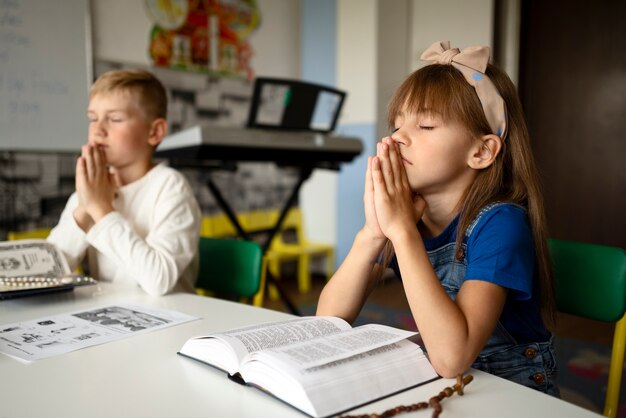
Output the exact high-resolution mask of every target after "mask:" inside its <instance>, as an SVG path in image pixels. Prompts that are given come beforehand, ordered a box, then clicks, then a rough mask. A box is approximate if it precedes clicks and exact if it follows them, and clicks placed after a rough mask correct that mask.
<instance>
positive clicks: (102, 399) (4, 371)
mask: <svg viewBox="0 0 626 418" xmlns="http://www.w3.org/2000/svg"><path fill="white" fill-rule="evenodd" d="M119 303H129V304H139V305H144V306H153V307H158V308H165V309H171V310H176V311H179V312H184V313H186V314H189V315H193V316H197V317H200V318H201V319H200V320H197V321H192V322H187V323H184V324H181V325H178V326H174V327H170V328H166V329H162V330H159V331H154V332H152V333H147V334H142V335H136V336H131V337H129V338H125V339H122V340H118V341H114V342H111V343H107V344H103V345H99V346H94V347H89V348H86V349H83V350H78V351H75V352H71V353H68V354H64V355H61V356H57V357H52V358H48V359H44V360H39V361H35V362H33V363H29V364H24V363H21V362H18V361H17V360H15V359H12V358H10V357H8V356H6V355H3V354H0V418H20V417H28V418H31V417H64V418H70V417H80V418H84V417H106V418H110V417H133V418H138V417H186V418H191V417H272V418H281V417H296V418H297V417H304V415H303V414H301V413H300V412H298V411H296V410H295V409H292V408H291V407H289V406H287V405H285V404H283V403H282V402H280V401H278V400H276V399H274V398H272V397H270V396H268V395H266V394H264V393H262V392H261V391H259V390H256V389H253V388H250V387H246V386H242V385H239V384H237V383H234V382H232V381H231V380H229V379H227V377H226V375H225V374H224V373H222V372H220V371H218V370H216V369H213V368H211V367H208V366H206V365H203V364H201V363H199V362H196V361H193V360H190V359H188V358H185V357H182V356H179V355H177V354H176V352H177V351H178V349H179V348H180V347H181V346H182V345H183V343H184V342H185V341H186V340H187V339H188V338H190V337H192V336H196V335H201V334H206V333H209V332H214V331H221V330H227V329H231V328H235V327H240V326H244V325H250V324H255V323H259V322H265V321H274V320H280V319H284V318H288V317H289V316H290V315H288V314H285V313H280V312H275V311H271V310H266V309H259V308H254V307H251V306H247V305H241V304H236V303H231V302H226V301H222V300H217V299H212V298H206V297H201V296H195V295H188V294H173V295H168V296H165V297H151V296H148V295H146V294H144V293H142V292H141V291H140V290H138V289H134V288H128V287H119V286H114V285H110V284H99V285H97V286H91V287H86V288H78V289H76V290H74V291H73V292H66V293H57V294H51V295H46V296H36V297H30V298H23V299H15V300H9V301H0V325H2V324H7V323H13V322H19V321H25V320H30V319H37V318H43V317H48V316H52V315H57V314H63V313H69V312H74V311H79V310H84V309H89V308H94V307H104V306H109V305H113V304H119ZM471 373H472V374H473V375H474V381H473V382H472V383H471V384H470V385H469V386H467V387H466V393H465V396H463V397H459V396H457V395H454V396H453V397H451V398H448V399H444V400H443V401H442V405H443V410H444V412H443V414H442V418H454V417H464V418H472V417H477V418H478V417H480V418H489V417H494V418H495V417H497V418H501V417H504V416H506V417H524V418H525V417H533V418H540V417H550V418H552V417H568V418H585V417H599V416H600V415H597V414H595V413H593V412H590V411H587V410H585V409H582V408H580V407H578V406H575V405H572V404H569V403H566V402H564V401H561V400H558V399H555V398H552V397H550V396H547V395H544V394H542V393H539V392H537V391H534V390H531V389H528V388H526V387H523V386H521V385H517V384H514V383H511V382H509V381H507V380H504V379H500V378H498V377H495V376H492V375H489V374H486V373H482V372H480V371H477V370H472V371H471ZM454 383H455V381H454V380H448V379H439V380H437V381H434V382H431V383H429V384H427V385H423V386H421V387H418V388H415V389H411V390H409V391H406V392H403V393H401V394H398V395H395V396H393V397H390V398H386V399H384V400H382V401H378V402H376V403H374V404H370V405H367V406H364V407H362V408H359V409H356V410H354V411H352V413H355V414H356V413H370V412H377V413H380V412H383V411H384V410H386V409H389V408H392V407H394V406H397V405H400V404H412V403H415V402H419V401H427V400H428V399H429V398H430V397H431V396H434V395H436V394H437V393H439V391H440V390H441V389H442V388H444V387H446V386H452V385H453V384H454ZM431 412H432V410H430V409H428V410H422V411H417V412H414V413H411V414H401V415H399V416H398V418H413V417H425V418H430V416H431Z"/></svg>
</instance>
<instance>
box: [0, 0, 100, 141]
mask: <svg viewBox="0 0 626 418" xmlns="http://www.w3.org/2000/svg"><path fill="white" fill-rule="evenodd" d="M90 22H91V20H90V11H89V0H52V1H51V0H0V150H15V151H22V150H23V151H28V150H32V151H73V152H80V146H81V145H82V144H84V143H85V142H86V141H87V117H86V112H87V103H88V97H87V95H88V92H89V86H90V84H91V82H92V80H93V69H92V57H91V23H90Z"/></svg>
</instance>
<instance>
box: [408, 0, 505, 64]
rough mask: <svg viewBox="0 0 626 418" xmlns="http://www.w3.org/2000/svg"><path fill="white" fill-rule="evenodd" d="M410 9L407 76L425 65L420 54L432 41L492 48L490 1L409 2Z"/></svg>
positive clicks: (459, 45)
mask: <svg viewBox="0 0 626 418" xmlns="http://www.w3.org/2000/svg"><path fill="white" fill-rule="evenodd" d="M411 7H412V11H411V20H412V21H411V25H410V43H409V62H408V64H409V68H407V73H408V72H410V71H413V70H415V69H417V68H419V67H422V66H423V65H424V64H425V63H424V62H423V61H421V60H420V55H421V54H422V52H424V50H425V49H426V48H428V47H429V46H430V45H431V44H433V43H434V42H436V41H450V43H451V45H452V47H455V48H461V49H462V48H465V47H468V46H472V45H488V46H490V47H492V48H493V22H494V7H495V6H494V0H471V1H467V0H437V1H433V0H412V5H411Z"/></svg>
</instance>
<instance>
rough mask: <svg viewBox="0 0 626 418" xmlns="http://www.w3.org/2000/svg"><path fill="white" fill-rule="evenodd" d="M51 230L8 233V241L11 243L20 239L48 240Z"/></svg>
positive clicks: (39, 229)
mask: <svg viewBox="0 0 626 418" xmlns="http://www.w3.org/2000/svg"><path fill="white" fill-rule="evenodd" d="M50 231H51V228H37V229H31V230H28V231H19V232H18V231H9V232H8V233H7V239H8V240H9V241H16V240H18V239H35V238H48V235H50Z"/></svg>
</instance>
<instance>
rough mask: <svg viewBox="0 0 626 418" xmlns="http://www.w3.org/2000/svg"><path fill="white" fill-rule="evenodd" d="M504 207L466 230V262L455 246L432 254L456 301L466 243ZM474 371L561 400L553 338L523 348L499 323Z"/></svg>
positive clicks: (490, 207) (447, 289)
mask: <svg viewBox="0 0 626 418" xmlns="http://www.w3.org/2000/svg"><path fill="white" fill-rule="evenodd" d="M501 204H502V203H492V204H490V205H487V206H486V207H484V208H483V209H482V210H481V211H480V212H479V213H478V215H477V217H476V219H474V220H473V221H472V223H471V224H470V225H469V227H468V228H467V229H466V231H465V237H464V243H463V244H462V245H463V247H462V250H463V257H462V260H457V259H455V243H454V242H452V243H449V244H446V245H444V246H442V247H439V248H437V249H435V250H433V251H429V252H428V257H429V258H430V262H431V263H432V265H433V268H434V269H435V272H436V273H437V276H438V277H439V280H440V281H441V284H442V285H443V287H444V288H445V290H446V292H447V293H448V295H450V297H451V298H452V299H453V300H455V299H456V295H457V293H458V291H459V288H460V287H461V285H462V284H463V279H464V277H465V270H466V267H467V261H466V258H465V250H466V247H467V246H466V244H465V242H467V239H468V238H469V237H470V235H471V233H472V231H473V229H474V227H475V226H476V224H477V223H478V221H479V220H480V218H482V217H483V216H484V215H485V214H486V213H487V212H489V211H490V210H491V209H493V208H495V207H496V206H499V205H501ZM472 367H473V368H475V369H479V370H482V371H485V372H487V373H491V374H494V375H496V376H500V377H502V378H505V379H508V380H511V381H513V382H516V383H520V384H522V385H524V386H528V387H531V388H533V389H537V390H539V391H541V392H545V393H547V394H550V395H553V396H557V397H558V396H559V389H558V387H557V386H556V384H555V383H554V378H555V376H556V361H555V355H554V348H553V346H552V338H550V340H549V341H546V342H542V343H527V344H519V343H518V342H517V341H516V340H515V339H514V338H513V337H512V336H511V335H510V334H509V332H508V331H507V330H506V329H505V328H504V326H503V325H502V324H501V323H500V321H498V324H497V326H496V329H495V330H494V332H493V334H492V335H491V337H489V340H488V341H487V344H486V345H485V347H483V349H482V350H481V352H480V354H479V355H478V357H477V358H476V360H475V361H474V363H473V364H472Z"/></svg>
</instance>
